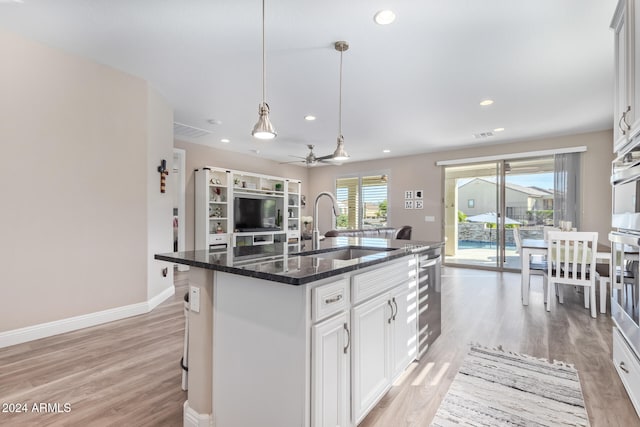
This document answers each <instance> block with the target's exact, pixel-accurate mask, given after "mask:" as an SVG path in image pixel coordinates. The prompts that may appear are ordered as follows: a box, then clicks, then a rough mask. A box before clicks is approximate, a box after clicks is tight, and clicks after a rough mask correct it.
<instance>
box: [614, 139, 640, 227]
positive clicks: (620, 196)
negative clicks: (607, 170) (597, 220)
mask: <svg viewBox="0 0 640 427" xmlns="http://www.w3.org/2000/svg"><path fill="white" fill-rule="evenodd" d="M611 185H612V194H613V203H612V211H611V226H612V227H613V228H617V229H618V230H620V231H629V232H632V233H640V145H637V146H636V147H635V148H633V149H631V151H629V152H627V153H626V154H624V155H623V156H621V157H618V158H617V159H616V160H614V161H613V164H612V168H611Z"/></svg>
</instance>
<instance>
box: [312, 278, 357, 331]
mask: <svg viewBox="0 0 640 427" xmlns="http://www.w3.org/2000/svg"><path fill="white" fill-rule="evenodd" d="M311 304H312V306H311V307H312V308H311V317H312V320H313V321H314V322H317V321H319V320H322V319H324V318H326V317H329V316H331V315H333V314H336V313H340V312H341V311H345V310H347V308H348V307H349V279H342V280H339V281H337V282H333V283H329V284H327V285H322V286H318V287H316V288H313V289H312V291H311Z"/></svg>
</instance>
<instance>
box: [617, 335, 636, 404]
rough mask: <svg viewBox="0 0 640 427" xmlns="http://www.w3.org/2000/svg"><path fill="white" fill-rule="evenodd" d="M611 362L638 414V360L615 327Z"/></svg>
mask: <svg viewBox="0 0 640 427" xmlns="http://www.w3.org/2000/svg"><path fill="white" fill-rule="evenodd" d="M613 364H614V366H615V368H616V371H618V375H619V376H620V379H621V380H622V383H623V384H624V388H625V389H626V390H627V394H628V395H629V398H630V399H631V403H633V407H634V408H636V412H637V413H638V414H640V362H638V359H637V358H636V356H635V355H634V354H633V353H632V351H631V349H630V348H629V346H628V345H627V343H626V341H625V339H624V337H623V336H622V334H621V333H620V332H619V331H618V328H615V327H614V328H613Z"/></svg>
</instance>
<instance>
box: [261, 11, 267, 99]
mask: <svg viewBox="0 0 640 427" xmlns="http://www.w3.org/2000/svg"><path fill="white" fill-rule="evenodd" d="M264 3H265V0H262V103H263V104H265V99H267V96H266V84H265V81H266V76H267V67H266V62H267V59H266V58H267V55H266V53H265V48H264V46H265V41H264V11H265V7H264Z"/></svg>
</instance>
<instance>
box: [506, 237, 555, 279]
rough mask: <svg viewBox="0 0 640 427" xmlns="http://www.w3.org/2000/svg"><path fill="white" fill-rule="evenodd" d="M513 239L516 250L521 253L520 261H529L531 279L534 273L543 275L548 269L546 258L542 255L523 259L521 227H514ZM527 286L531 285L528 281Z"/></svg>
mask: <svg viewBox="0 0 640 427" xmlns="http://www.w3.org/2000/svg"><path fill="white" fill-rule="evenodd" d="M513 240H514V242H515V244H516V252H517V253H518V254H520V262H521V263H522V262H528V263H529V279H531V275H532V274H537V275H539V276H542V274H543V273H544V270H546V269H547V263H546V262H545V259H546V257H545V258H540V256H536V257H530V258H529V259H528V260H525V259H522V236H520V227H514V228H513ZM527 286H530V283H527Z"/></svg>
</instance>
